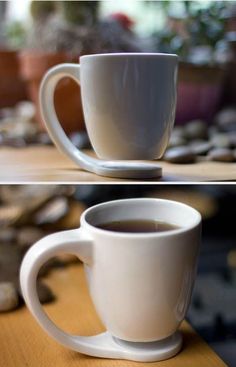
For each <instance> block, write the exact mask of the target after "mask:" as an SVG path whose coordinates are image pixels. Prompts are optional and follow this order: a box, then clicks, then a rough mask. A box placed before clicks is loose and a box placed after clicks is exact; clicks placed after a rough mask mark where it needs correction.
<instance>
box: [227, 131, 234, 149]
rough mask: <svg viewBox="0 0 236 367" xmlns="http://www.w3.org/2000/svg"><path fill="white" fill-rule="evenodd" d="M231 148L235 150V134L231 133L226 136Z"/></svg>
mask: <svg viewBox="0 0 236 367" xmlns="http://www.w3.org/2000/svg"><path fill="white" fill-rule="evenodd" d="M227 136H228V139H229V143H230V146H231V148H236V133H235V132H231V133H228V134H227Z"/></svg>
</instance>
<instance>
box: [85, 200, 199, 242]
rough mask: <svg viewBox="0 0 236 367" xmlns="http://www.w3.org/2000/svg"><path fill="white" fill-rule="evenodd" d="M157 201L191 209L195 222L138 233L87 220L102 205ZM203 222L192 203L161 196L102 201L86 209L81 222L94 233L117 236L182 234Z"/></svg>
mask: <svg viewBox="0 0 236 367" xmlns="http://www.w3.org/2000/svg"><path fill="white" fill-rule="evenodd" d="M137 201H138V202H142V201H143V202H156V203H158V202H159V203H163V202H165V203H170V204H172V205H173V204H174V205H178V206H180V207H182V208H183V209H188V210H190V211H192V213H193V215H194V216H195V219H194V220H193V222H192V223H191V224H190V225H188V226H186V227H180V228H177V229H171V230H169V231H163V232H143V233H142V232H138V233H134V232H130V233H129V232H122V231H120V232H117V231H111V230H107V229H101V228H99V227H96V225H93V224H91V223H89V222H88V220H87V218H86V217H87V216H88V215H89V214H90V212H92V211H94V210H96V209H99V208H102V207H110V206H112V205H114V204H119V203H124V202H130V203H131V202H137ZM201 222H202V216H201V214H200V213H199V211H198V210H196V209H194V208H193V207H191V206H190V205H187V204H184V203H181V202H179V201H176V200H168V199H159V198H131V199H119V200H110V201H105V202H102V203H100V204H96V205H93V206H91V207H90V208H88V209H86V210H85V211H84V212H83V213H82V215H81V219H80V223H81V228H87V229H89V230H90V231H91V232H93V233H100V234H103V235H107V236H116V237H123V238H125V237H129V238H153V237H168V236H172V235H178V234H182V233H185V232H188V231H189V230H192V229H194V228H197V227H198V226H199V225H201Z"/></svg>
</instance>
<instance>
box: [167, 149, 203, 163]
mask: <svg viewBox="0 0 236 367" xmlns="http://www.w3.org/2000/svg"><path fill="white" fill-rule="evenodd" d="M163 158H164V160H165V161H167V162H170V163H194V162H195V160H196V154H195V153H194V152H193V151H192V149H191V148H190V147H187V146H180V147H175V148H170V149H167V151H166V153H165V155H164V157H163Z"/></svg>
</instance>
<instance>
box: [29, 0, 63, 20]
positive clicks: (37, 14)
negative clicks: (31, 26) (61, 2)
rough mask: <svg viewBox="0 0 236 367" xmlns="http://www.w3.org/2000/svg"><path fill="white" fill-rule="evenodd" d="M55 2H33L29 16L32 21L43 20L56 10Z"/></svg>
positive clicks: (34, 0)
mask: <svg viewBox="0 0 236 367" xmlns="http://www.w3.org/2000/svg"><path fill="white" fill-rule="evenodd" d="M56 3H57V2H56V1H38V0H33V1H31V4H30V14H31V16H32V18H33V19H34V20H36V21H37V20H39V21H40V20H43V19H45V18H47V17H48V16H49V15H51V14H52V13H54V12H55V10H56Z"/></svg>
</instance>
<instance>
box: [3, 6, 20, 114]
mask: <svg viewBox="0 0 236 367" xmlns="http://www.w3.org/2000/svg"><path fill="white" fill-rule="evenodd" d="M7 5H8V1H0V80H1V83H0V108H4V107H11V106H14V105H15V104H16V103H17V102H19V101H22V100H24V99H26V89H25V84H24V82H23V80H22V78H21V75H20V71H19V62H18V51H17V47H16V46H17V44H13V45H12V46H14V47H11V43H10V41H9V37H8V36H9V35H8V32H7V30H8V29H9V28H10V26H9V22H7V21H6V13H7ZM13 27H15V25H11V30H13ZM18 31H20V29H19V28H18ZM16 33H17V29H16V27H15V34H16Z"/></svg>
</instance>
